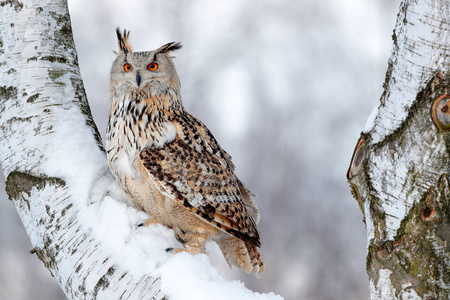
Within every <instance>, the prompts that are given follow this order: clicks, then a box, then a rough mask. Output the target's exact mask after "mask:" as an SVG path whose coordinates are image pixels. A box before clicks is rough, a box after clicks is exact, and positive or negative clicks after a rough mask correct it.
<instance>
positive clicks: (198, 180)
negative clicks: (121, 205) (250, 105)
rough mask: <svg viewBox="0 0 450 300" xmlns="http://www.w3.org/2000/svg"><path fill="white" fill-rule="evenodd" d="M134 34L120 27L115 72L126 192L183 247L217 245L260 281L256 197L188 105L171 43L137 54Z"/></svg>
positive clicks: (117, 155) (110, 139) (117, 156)
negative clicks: (132, 43) (132, 41)
mask: <svg viewBox="0 0 450 300" xmlns="http://www.w3.org/2000/svg"><path fill="white" fill-rule="evenodd" d="M128 37H129V32H127V31H126V30H125V31H123V32H121V31H120V29H119V28H118V29H117V38H118V41H119V52H118V53H117V57H116V59H115V61H114V63H113V65H112V68H111V85H110V93H111V110H110V114H109V121H108V128H107V136H106V150H107V157H108V164H109V166H110V168H111V170H112V172H113V173H114V175H115V177H116V179H117V180H118V181H119V183H120V184H121V186H122V187H123V189H124V190H125V191H126V192H127V193H129V194H130V195H131V197H132V198H133V200H134V201H135V202H136V204H137V205H138V206H139V207H140V208H142V209H143V210H144V211H145V212H147V213H148V214H149V215H150V217H151V218H150V219H149V220H148V221H147V222H146V223H145V225H148V224H152V223H161V224H163V225H165V226H167V227H169V228H172V229H173V230H174V232H175V236H176V238H177V240H179V241H180V242H181V243H182V244H183V245H184V247H185V248H175V249H173V248H170V249H168V251H171V252H172V253H178V252H181V251H186V252H189V253H191V254H197V253H204V252H205V243H206V241H208V240H213V241H215V242H217V244H218V245H219V247H220V249H221V251H222V253H223V255H224V257H225V259H226V261H227V262H228V264H229V265H230V266H231V265H235V266H238V267H241V268H242V269H244V270H245V271H246V272H247V273H253V274H255V275H256V276H258V277H259V275H260V273H261V272H263V271H264V264H263V262H262V260H261V257H260V254H259V253H258V250H257V249H256V248H257V247H260V245H261V242H260V237H259V231H258V228H257V226H256V223H257V222H258V220H259V213H258V210H257V208H256V206H255V204H254V202H253V200H252V198H253V197H254V195H253V194H252V193H251V192H250V191H249V190H248V189H247V188H246V187H245V185H244V184H243V183H242V182H241V181H240V180H239V178H237V176H236V175H235V174H234V165H233V163H232V162H231V157H230V155H228V153H226V152H225V151H224V150H223V149H222V148H221V147H220V145H219V144H218V143H217V141H216V139H215V138H214V136H213V135H212V134H211V132H210V131H209V130H208V128H207V127H206V126H205V125H204V124H203V123H202V122H201V121H200V120H198V119H197V118H195V117H194V116H192V115H190V114H189V113H188V112H186V110H185V109H184V107H183V104H182V102H181V95H180V80H179V78H178V75H177V72H176V70H175V66H174V63H173V61H172V57H171V53H173V52H174V51H175V50H178V49H180V48H181V44H179V43H174V42H172V43H168V44H166V45H164V46H162V47H160V48H158V49H156V50H154V51H144V52H132V50H131V46H130V44H129V38H128Z"/></svg>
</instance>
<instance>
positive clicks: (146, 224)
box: [138, 219, 160, 227]
mask: <svg viewBox="0 0 450 300" xmlns="http://www.w3.org/2000/svg"><path fill="white" fill-rule="evenodd" d="M151 224H160V223H159V222H158V221H157V220H156V219H148V220H147V221H145V222H144V223H141V224H138V227H147V226H148V225H151Z"/></svg>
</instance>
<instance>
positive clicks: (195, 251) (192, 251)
mask: <svg viewBox="0 0 450 300" xmlns="http://www.w3.org/2000/svg"><path fill="white" fill-rule="evenodd" d="M166 252H170V253H172V254H177V253H180V252H187V253H190V254H192V255H195V254H199V253H205V254H206V249H205V247H203V248H202V247H195V246H194V247H192V246H191V247H190V246H188V247H187V248H167V249H166Z"/></svg>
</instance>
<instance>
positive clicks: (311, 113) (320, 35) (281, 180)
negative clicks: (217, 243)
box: [0, 0, 399, 300]
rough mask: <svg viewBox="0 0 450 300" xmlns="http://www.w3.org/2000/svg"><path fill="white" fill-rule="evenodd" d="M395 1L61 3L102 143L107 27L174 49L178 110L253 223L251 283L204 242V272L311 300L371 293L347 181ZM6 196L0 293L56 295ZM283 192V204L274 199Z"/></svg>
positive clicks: (378, 87) (0, 201) (373, 99)
mask: <svg viewBox="0 0 450 300" xmlns="http://www.w3.org/2000/svg"><path fill="white" fill-rule="evenodd" d="M398 6H399V1H386V0H385V1H375V0H369V1H357V0H336V1H333V0H324V1H311V0H310V1H306V0H303V1H287V0H282V1H276V2H275V1H257V0H245V1H238V0H232V1H220V2H219V1H215V2H213V1H207V0H199V1H181V0H180V1H146V2H145V3H144V2H143V1H137V0H132V1H106V0H100V1H90V0H77V1H70V2H69V7H70V13H71V18H72V28H73V32H74V37H75V43H76V47H77V51H78V55H79V62H80V69H81V74H82V76H83V80H84V84H85V88H86V92H87V95H88V99H89V102H90V106H91V110H92V113H93V116H94V119H95V121H96V124H97V126H98V128H99V131H100V133H101V134H102V135H103V134H104V132H105V130H106V129H105V128H106V122H107V115H108V110H109V70H110V66H111V63H112V61H113V59H114V54H113V52H112V51H113V50H116V47H117V46H116V45H117V42H116V36H115V28H116V27H117V26H120V27H121V28H126V29H128V30H130V31H131V42H132V45H133V47H134V49H135V50H137V51H140V50H149V49H155V48H157V47H159V46H160V45H162V44H164V43H167V42H169V41H180V42H182V43H183V45H184V48H183V49H181V50H180V51H179V52H178V53H177V54H176V59H175V64H176V67H177V70H178V73H179V75H180V79H181V84H182V96H183V101H184V104H185V106H186V108H187V110H188V111H189V112H191V113H192V114H194V115H195V116H197V117H199V118H200V119H201V120H202V121H204V123H205V124H206V125H207V126H208V127H209V128H210V129H211V131H212V132H213V134H214V135H215V136H216V138H217V139H218V140H219V142H220V143H221V145H222V146H223V147H224V148H225V149H226V150H227V151H228V152H229V153H230V154H231V155H232V156H233V160H234V162H235V164H236V166H237V173H238V174H239V176H240V177H241V179H243V180H244V182H246V183H247V184H248V185H249V187H250V188H251V189H252V191H253V192H255V193H256V194H257V195H258V198H257V201H258V202H257V204H258V206H259V208H260V210H261V215H262V220H261V223H260V226H261V229H262V235H263V249H262V251H263V253H264V254H263V259H264V260H265V262H266V265H267V267H268V268H267V271H266V274H264V275H263V277H262V278H261V279H260V280H259V281H258V280H256V279H253V278H251V277H247V276H245V275H242V274H241V273H242V271H233V272H229V271H228V270H227V269H226V268H227V267H226V265H225V263H224V261H223V258H222V257H221V256H220V255H218V254H217V249H215V248H214V246H211V247H210V248H211V251H212V252H215V254H214V253H213V254H212V260H213V264H215V265H218V266H219V270H220V272H221V273H222V274H225V275H226V276H228V277H229V278H240V279H241V280H242V281H243V282H245V283H246V285H247V286H249V287H251V288H252V289H254V290H257V291H260V292H269V291H273V292H276V293H279V294H281V295H282V296H284V297H285V299H298V298H301V299H314V300H317V299H319V300H320V299H333V298H335V299H365V298H367V297H368V292H367V290H368V282H367V277H366V274H365V251H366V250H365V246H366V240H365V229H364V224H363V223H362V221H361V220H362V215H361V212H360V211H359V208H358V205H357V203H356V201H354V200H353V199H352V198H351V196H350V192H349V189H348V186H347V183H346V180H345V173H346V168H347V167H348V164H349V162H350V157H351V154H352V151H353V147H354V146H355V144H356V141H357V139H358V137H359V133H360V132H361V131H362V130H363V129H364V125H365V123H366V119H367V118H368V117H369V115H370V113H371V111H372V109H373V107H374V106H375V105H377V104H378V100H379V97H380V95H381V92H382V83H383V82H384V74H385V71H386V67H387V59H388V57H389V55H390V51H391V48H392V40H391V34H392V30H393V28H394V25H395V18H396V13H397V10H398ZM280 156H281V157H280ZM286 174H287V175H286ZM293 177H295V178H298V180H297V179H295V178H294V179H292V178H293ZM285 186H286V187H285ZM296 188H298V190H296ZM3 190H4V189H3V188H2V194H1V195H2V196H1V198H0V265H2V266H3V267H2V269H0V299H2V298H4V297H6V298H7V299H18V300H19V299H30V297H32V298H33V299H63V298H62V295H61V292H60V291H59V290H58V289H59V288H58V287H57V286H56V284H55V283H54V280H53V279H52V278H51V277H50V276H49V273H48V271H47V270H45V269H44V268H43V266H42V264H41V262H40V261H39V260H38V259H37V258H36V257H35V256H31V255H29V254H28V250H29V249H30V248H31V245H30V243H29V241H28V240H27V237H26V235H25V233H24V230H23V228H21V224H20V220H19V219H18V217H17V214H16V213H15V211H14V209H13V207H12V204H11V202H10V201H8V200H6V199H7V197H6V195H5V193H4V192H3ZM280 198H283V199H286V200H285V202H279V203H280V204H278V201H281V200H280ZM109 204H110V203H109V202H105V207H106V209H111V210H114V209H116V208H115V207H114V206H113V205H109ZM281 206H285V207H284V209H282V208H280V207H281ZM278 209H279V210H278ZM287 213H289V214H288V215H287ZM118 221H123V220H118ZM110 242H111V243H114V242H117V241H115V240H114V239H111V240H110ZM119 245H120V243H119ZM111 247H114V245H112V246H111ZM211 276H215V275H214V274H212V275H211ZM333 296H335V297H333Z"/></svg>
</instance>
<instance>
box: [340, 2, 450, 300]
mask: <svg viewBox="0 0 450 300" xmlns="http://www.w3.org/2000/svg"><path fill="white" fill-rule="evenodd" d="M393 41H394V49H393V52H392V56H391V58H390V60H389V66H388V70H387V73H386V81H385V90H384V93H383V95H382V96H381V100H380V102H381V103H380V105H379V106H378V108H377V109H376V110H374V112H373V113H372V115H371V116H370V117H369V120H368V122H367V124H366V128H365V129H364V131H363V132H362V134H361V137H360V139H359V140H358V143H357V146H356V149H355V152H354V154H353V158H352V162H351V165H350V168H349V171H348V174H347V177H348V179H349V183H350V186H351V189H352V194H353V195H354V196H355V198H356V199H357V200H358V203H359V205H360V208H361V210H362V212H363V214H364V217H365V223H366V228H367V235H368V239H367V242H368V244H367V246H368V254H367V271H368V274H369V280H370V293H371V299H374V300H375V299H449V297H450V296H449V295H450V209H449V197H450V189H449V181H448V178H449V160H450V143H449V142H450V136H449V134H450V132H449V129H450V126H449V125H450V115H449V111H450V110H449V106H448V105H450V97H449V96H448V95H449V94H450V73H449V67H450V2H449V1H448V0H433V1H426V0H406V1H403V2H402V4H401V6H400V12H399V14H398V19H397V24H396V27H395V30H394V34H393ZM447 102H448V104H447Z"/></svg>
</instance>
